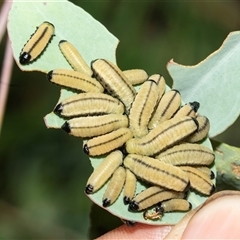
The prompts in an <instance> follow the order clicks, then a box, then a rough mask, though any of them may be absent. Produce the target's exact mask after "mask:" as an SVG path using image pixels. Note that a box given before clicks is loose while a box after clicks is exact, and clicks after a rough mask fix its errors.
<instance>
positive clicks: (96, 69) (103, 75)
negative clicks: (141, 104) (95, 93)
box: [92, 59, 136, 113]
mask: <svg viewBox="0 0 240 240" xmlns="http://www.w3.org/2000/svg"><path fill="white" fill-rule="evenodd" d="M92 70H93V75H94V76H95V77H96V78H97V79H98V81H99V82H100V83H101V84H102V85H103V87H104V88H105V89H106V90H107V92H108V93H109V94H110V95H112V96H113V97H116V98H117V99H119V100H120V101H122V102H123V104H124V105H125V108H126V113H128V112H129V109H130V107H131V104H132V102H133V100H134V98H135V95H136V90H135V89H134V87H133V86H132V84H131V83H130V82H128V80H127V78H126V77H125V75H124V74H123V73H122V71H121V70H120V69H119V67H118V66H117V65H115V64H113V63H111V62H109V61H107V60H105V59H97V60H95V61H93V62H92Z"/></svg>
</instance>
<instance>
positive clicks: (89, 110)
mask: <svg viewBox="0 0 240 240" xmlns="http://www.w3.org/2000/svg"><path fill="white" fill-rule="evenodd" d="M54 112H55V113H56V114H58V115H60V116H62V117H68V118H72V117H80V116H98V115H104V114H110V113H115V114H122V113H123V112H124V106H123V104H122V103H121V102H120V101H119V100H118V99H116V98H113V97H112V96H109V95H107V94H104V93H93V92H88V93H80V94H77V95H73V96H71V97H68V98H65V99H64V100H62V101H61V102H60V103H59V104H58V105H57V106H56V107H55V109H54Z"/></svg>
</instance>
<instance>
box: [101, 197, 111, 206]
mask: <svg viewBox="0 0 240 240" xmlns="http://www.w3.org/2000/svg"><path fill="white" fill-rule="evenodd" d="M110 204H111V201H110V200H109V199H108V198H105V199H103V202H102V205H103V207H108V206H109V205H110Z"/></svg>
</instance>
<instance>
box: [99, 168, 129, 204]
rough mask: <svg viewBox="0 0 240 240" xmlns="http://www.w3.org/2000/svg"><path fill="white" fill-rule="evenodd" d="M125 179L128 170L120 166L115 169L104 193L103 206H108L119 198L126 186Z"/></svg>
mask: <svg viewBox="0 0 240 240" xmlns="http://www.w3.org/2000/svg"><path fill="white" fill-rule="evenodd" d="M125 179H126V170H125V169H124V168H123V167H121V166H120V167H118V168H117V169H116V170H115V171H114V173H113V175H112V177H111V179H110V181H109V183H108V186H107V189H106V191H105V193H104V195H103V207H108V206H109V205H111V204H113V203H114V202H115V201H116V200H117V198H118V197H119V195H120V193H121V191H122V188H123V186H124V183H125Z"/></svg>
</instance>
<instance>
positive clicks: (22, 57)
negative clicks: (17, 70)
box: [19, 52, 31, 65]
mask: <svg viewBox="0 0 240 240" xmlns="http://www.w3.org/2000/svg"><path fill="white" fill-rule="evenodd" d="M30 60H31V55H30V54H29V53H27V52H23V53H22V54H21V55H20V57H19V62H20V63H21V64H22V65H25V64H28V63H29V61H30Z"/></svg>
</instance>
